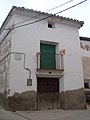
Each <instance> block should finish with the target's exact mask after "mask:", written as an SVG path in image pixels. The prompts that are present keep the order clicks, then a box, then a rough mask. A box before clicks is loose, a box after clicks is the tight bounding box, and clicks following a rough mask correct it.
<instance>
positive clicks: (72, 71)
mask: <svg viewBox="0 0 90 120" xmlns="http://www.w3.org/2000/svg"><path fill="white" fill-rule="evenodd" d="M21 20H23V17H20V16H18V17H17V19H16V22H19V21H21ZM40 40H42V41H49V42H56V43H59V51H60V49H63V48H65V50H66V54H65V56H64V70H65V71H64V76H63V77H62V78H61V79H60V86H61V87H60V91H66V90H73V89H78V88H81V87H83V75H82V64H81V57H80V51H79V50H80V46H79V44H80V43H79V34H78V28H77V27H73V26H69V25H64V24H59V23H55V29H50V28H48V22H47V20H44V21H41V22H38V23H35V24H32V25H29V26H25V27H21V28H16V29H14V33H13V38H12V51H13V52H23V53H25V54H26V60H25V63H26V67H28V68H30V70H31V78H32V86H27V83H26V81H27V79H28V71H26V70H25V69H24V68H23V56H22V60H21V61H18V60H15V59H14V55H13V54H12V58H11V66H10V71H11V74H10V91H11V92H10V95H12V94H14V93H15V92H23V91H29V90H35V91H37V80H36V65H37V64H36V52H37V51H40ZM59 51H58V52H59Z"/></svg>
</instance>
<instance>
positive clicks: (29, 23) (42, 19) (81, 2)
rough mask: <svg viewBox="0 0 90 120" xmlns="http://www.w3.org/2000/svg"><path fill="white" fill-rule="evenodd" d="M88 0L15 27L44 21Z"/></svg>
mask: <svg viewBox="0 0 90 120" xmlns="http://www.w3.org/2000/svg"><path fill="white" fill-rule="evenodd" d="M86 1H87V0H84V1H82V2H79V3H77V4H75V5H73V6H71V7H68V8H66V9H64V10H62V11H59V12H57V13H55V14H53V15H49V16H47V17H44V18H42V19H39V20H36V21H33V22H30V23H26V24H23V25H20V26H16V27H15V26H14V28H19V27H24V26H27V25H31V24H34V23H37V22H40V21H43V20H45V19H47V18H50V17H53V16H54V15H57V14H60V13H62V12H65V11H67V10H69V9H71V8H74V7H76V6H78V5H80V4H82V3H84V2H86Z"/></svg>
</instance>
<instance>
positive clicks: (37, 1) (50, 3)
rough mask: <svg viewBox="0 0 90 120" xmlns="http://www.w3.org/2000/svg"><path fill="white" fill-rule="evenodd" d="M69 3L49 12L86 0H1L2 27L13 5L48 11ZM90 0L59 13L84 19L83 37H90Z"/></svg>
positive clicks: (0, 22) (81, 32) (81, 29)
mask: <svg viewBox="0 0 90 120" xmlns="http://www.w3.org/2000/svg"><path fill="white" fill-rule="evenodd" d="M68 1H71V2H69V3H68V4H66V5H63V6H61V7H58V8H57V9H54V10H51V11H49V12H48V13H53V14H55V13H57V12H59V11H62V10H64V9H66V8H68V7H71V6H73V5H75V4H77V3H79V2H81V1H84V0H1V2H0V27H1V25H2V23H3V22H4V20H5V18H6V17H7V15H8V13H9V11H10V10H11V8H12V6H17V7H25V8H28V9H33V10H37V11H42V12H47V11H48V10H50V9H52V8H54V7H56V6H59V5H61V4H63V3H66V2H68ZM89 12H90V0H87V1H86V2H84V3H82V4H80V5H78V6H76V7H74V8H72V9H69V10H67V11H65V12H62V13H60V14H58V15H59V16H63V17H67V18H73V19H76V20H79V21H84V25H83V27H81V28H80V30H79V35H80V36H83V37H90V13H89Z"/></svg>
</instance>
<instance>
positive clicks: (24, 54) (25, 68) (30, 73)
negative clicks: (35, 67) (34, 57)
mask: <svg viewBox="0 0 90 120" xmlns="http://www.w3.org/2000/svg"><path fill="white" fill-rule="evenodd" d="M11 54H22V55H24V62H23V67H24V69H25V70H27V71H29V79H31V70H30V69H29V68H27V67H26V66H25V60H26V54H25V53H21V52H10V53H8V54H7V55H6V56H5V57H4V58H3V59H2V60H0V62H2V61H3V60H4V59H6V58H7V57H8V56H9V55H11Z"/></svg>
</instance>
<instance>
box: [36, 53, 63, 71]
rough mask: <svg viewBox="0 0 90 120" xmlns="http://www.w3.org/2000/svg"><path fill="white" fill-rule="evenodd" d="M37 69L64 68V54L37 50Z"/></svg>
mask: <svg viewBox="0 0 90 120" xmlns="http://www.w3.org/2000/svg"><path fill="white" fill-rule="evenodd" d="M36 57H37V70H38V69H42V70H64V60H63V55H61V54H53V53H49V52H43V53H40V52H37V53H36Z"/></svg>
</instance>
